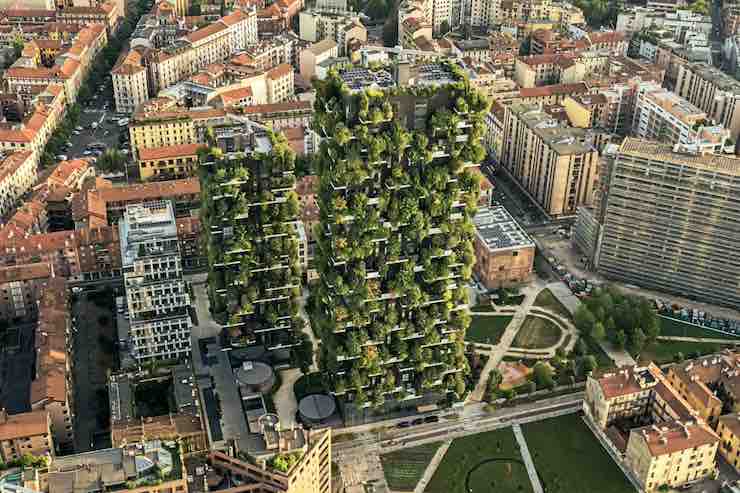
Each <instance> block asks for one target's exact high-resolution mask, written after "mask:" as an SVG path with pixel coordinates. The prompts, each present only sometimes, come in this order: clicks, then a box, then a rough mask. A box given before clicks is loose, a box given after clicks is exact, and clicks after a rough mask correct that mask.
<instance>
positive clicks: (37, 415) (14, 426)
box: [0, 409, 54, 464]
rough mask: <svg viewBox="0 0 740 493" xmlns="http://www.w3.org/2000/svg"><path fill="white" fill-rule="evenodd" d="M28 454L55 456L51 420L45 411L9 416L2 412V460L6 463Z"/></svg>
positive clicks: (0, 420) (0, 417)
mask: <svg viewBox="0 0 740 493" xmlns="http://www.w3.org/2000/svg"><path fill="white" fill-rule="evenodd" d="M26 454H31V455H33V456H35V457H43V456H53V455H54V442H53V440H52V437H51V420H50V419H49V413H48V412H46V411H44V410H39V411H30V412H27V413H20V414H13V415H8V413H7V412H6V411H5V410H4V409H1V410H0V460H2V461H3V462H4V463H6V464H7V463H8V462H10V461H14V460H17V459H20V458H21V457H23V456H24V455H26Z"/></svg>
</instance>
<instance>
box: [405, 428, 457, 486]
mask: <svg viewBox="0 0 740 493" xmlns="http://www.w3.org/2000/svg"><path fill="white" fill-rule="evenodd" d="M450 445H452V440H446V441H445V442H444V443H442V445H441V446H440V447H439V448H438V449H437V451H436V452H435V453H434V457H432V460H431V461H429V465H428V466H427V468H426V469H425V470H424V475H423V476H422V477H421V479H420V480H419V482H418V483H416V487H415V488H414V493H423V492H424V488H426V487H427V485H428V484H429V481H431V480H432V477H433V476H434V473H435V472H437V467H439V463H440V462H442V459H444V457H445V454H446V453H447V449H448V448H450Z"/></svg>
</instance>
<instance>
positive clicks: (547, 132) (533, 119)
mask: <svg viewBox="0 0 740 493" xmlns="http://www.w3.org/2000/svg"><path fill="white" fill-rule="evenodd" d="M509 108H510V110H511V112H512V113H513V114H514V115H516V116H517V118H519V119H520V120H521V121H522V122H524V124H525V125H527V127H529V128H530V129H531V130H532V132H533V133H534V134H535V135H537V136H538V137H539V138H540V139H542V140H543V141H544V142H545V143H546V144H547V146H548V147H550V148H551V149H552V150H554V151H555V152H557V153H558V154H560V155H563V156H567V155H571V154H583V153H586V152H590V151H591V150H593V145H592V144H591V142H590V141H589V140H588V139H587V137H588V132H587V131H586V130H585V129H582V128H573V127H566V126H563V124H562V123H561V122H559V121H558V120H555V119H554V118H553V117H552V116H551V115H550V114H549V113H547V112H545V111H544V110H542V109H541V108H540V107H539V106H538V105H534V104H527V103H514V104H512V105H511V106H510V107H509Z"/></svg>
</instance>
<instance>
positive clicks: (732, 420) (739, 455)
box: [717, 413, 740, 471]
mask: <svg viewBox="0 0 740 493" xmlns="http://www.w3.org/2000/svg"><path fill="white" fill-rule="evenodd" d="M717 435H719V438H720V444H719V453H720V455H721V456H722V457H724V459H725V461H727V463H728V464H730V465H731V466H732V467H734V468H735V470H738V471H740V414H738V413H731V414H725V415H724V416H720V418H719V420H718V422H717Z"/></svg>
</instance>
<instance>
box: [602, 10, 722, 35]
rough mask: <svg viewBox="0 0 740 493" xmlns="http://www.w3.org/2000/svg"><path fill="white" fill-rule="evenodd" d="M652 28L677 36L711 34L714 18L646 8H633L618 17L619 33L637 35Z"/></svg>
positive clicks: (693, 13) (698, 14) (690, 12)
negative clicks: (696, 33)
mask: <svg viewBox="0 0 740 493" xmlns="http://www.w3.org/2000/svg"><path fill="white" fill-rule="evenodd" d="M650 28H656V29H666V30H670V31H672V32H673V33H674V34H675V35H679V34H680V33H695V32H698V33H704V34H710V33H711V32H712V18H711V17H710V16H708V15H703V14H701V13H699V12H692V11H691V10H676V11H675V12H657V11H655V10H652V9H648V8H645V7H631V8H628V9H624V10H622V11H620V12H619V14H618V15H617V31H620V32H625V33H636V32H639V31H642V30H644V29H650Z"/></svg>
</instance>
